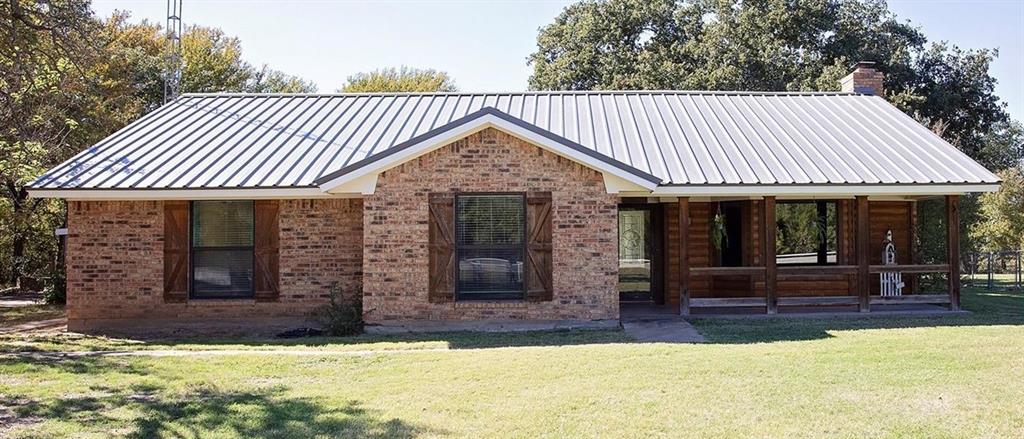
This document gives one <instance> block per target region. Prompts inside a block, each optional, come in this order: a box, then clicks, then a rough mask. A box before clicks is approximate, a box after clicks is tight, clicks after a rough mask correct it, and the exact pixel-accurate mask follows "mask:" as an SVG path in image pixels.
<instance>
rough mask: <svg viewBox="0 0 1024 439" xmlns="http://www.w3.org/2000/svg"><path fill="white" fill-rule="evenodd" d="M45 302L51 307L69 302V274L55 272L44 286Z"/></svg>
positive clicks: (59, 271)
mask: <svg viewBox="0 0 1024 439" xmlns="http://www.w3.org/2000/svg"><path fill="white" fill-rule="evenodd" d="M43 300H45V301H46V303H48V304H51V305H57V304H59V305H63V304H64V303H65V302H67V300H68V289H67V274H65V273H64V270H53V271H52V272H51V273H50V275H49V276H48V277H47V278H46V283H45V285H44V286H43Z"/></svg>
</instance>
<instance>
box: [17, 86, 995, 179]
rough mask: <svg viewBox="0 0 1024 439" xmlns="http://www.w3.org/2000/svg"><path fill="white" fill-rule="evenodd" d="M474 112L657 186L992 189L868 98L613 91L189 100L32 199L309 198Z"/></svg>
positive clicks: (107, 142)
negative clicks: (104, 192)
mask: <svg viewBox="0 0 1024 439" xmlns="http://www.w3.org/2000/svg"><path fill="white" fill-rule="evenodd" d="M483 109H493V110H496V111H498V112H501V113H504V114H505V115H507V116H508V117H510V118H514V119H518V120H519V121H521V122H522V123H525V124H529V125H533V126H535V127H536V128H537V129H540V130H544V131H546V132H549V133H551V134H552V135H554V136H557V137H561V138H565V139H567V140H569V141H571V142H573V143H575V144H578V145H579V146H581V147H583V148H586V149H589V150H591V151H594V152H596V153H598V154H601V155H603V156H606V157H607V158H609V159H611V160H612V161H614V162H617V163H620V164H621V165H622V166H623V167H628V168H633V169H635V170H636V172H637V173H642V174H652V175H654V176H656V177H658V178H660V179H661V180H662V184H664V185H723V184H728V185H737V184H739V185H743V184H752V185H759V184H930V183H954V184H956V183H968V184H970V183H995V182H998V178H997V177H996V176H995V175H993V174H992V173H991V172H989V171H988V170H986V169H984V168H983V167H982V166H981V165H979V164H978V163H976V162H974V161H973V160H971V159H970V158H969V157H967V156H966V155H964V154H963V153H961V152H960V151H958V150H957V149H956V148H954V147H953V146H952V145H950V144H948V143H947V142H945V141H944V140H942V139H941V138H940V137H939V136H937V135H935V134H934V133H932V132H931V131H929V130H928V129H926V128H925V127H924V126H922V125H920V124H919V123H917V122H916V121H914V120H913V119H911V118H910V117H908V116H907V115H905V114H903V113H902V112H900V111H899V110H898V109H896V108H895V107H893V106H892V105H890V104H889V103H888V102H886V101H885V100H884V99H882V98H880V97H876V96H869V95H859V94H843V93H752V92H751V93H738V92H728V93H727V92H684V91H638V92H612V91H609V92H528V93H411V94H387V93H381V94H333V95H326V94H325V95H320V94H189V95H184V96H182V97H180V98H178V99H177V100H175V101H173V102H171V103H169V104H167V105H165V106H163V107H161V108H159V109H157V110H156V111H154V112H152V113H150V114H148V115H146V116H144V117H142V118H140V119H139V120H137V121H135V122H134V123H132V124H130V125H128V126H127V127H125V128H123V129H121V130H119V131H117V132H115V133H114V134H112V135H111V136H109V137H108V138H106V139H104V140H103V141H101V142H99V143H97V144H96V145H94V146H92V147H90V148H89V149H87V150H85V151H82V152H81V153H79V154H78V155H76V156H75V157H73V158H72V159H70V160H68V161H67V162H65V163H63V164H61V165H60V166H57V167H56V168H54V169H53V170H51V171H49V172H47V173H46V174H44V175H43V176H42V177H40V178H39V179H38V180H37V181H35V182H34V183H33V184H32V185H31V186H30V187H31V188H33V189H191V188H271V187H312V186H315V185H316V183H315V182H316V181H317V180H318V179H321V178H322V177H324V176H326V175H329V174H331V173H332V172H334V171H338V170H339V169H343V168H346V167H348V166H351V165H353V164H355V163H359V162H365V161H366V159H367V158H370V157H372V156H375V155H377V154H381V153H383V152H385V151H388V150H390V149H392V148H396V147H398V146H401V145H403V144H406V143H407V142H409V140H410V139H414V138H416V137H420V136H423V135H424V134H426V133H428V132H431V131H433V130H437V129H438V128H440V127H444V126H445V125H448V124H450V123H452V122H453V121H457V120H459V119H462V118H465V117H466V116H467V115H470V114H473V113H475V112H478V111H480V110H483Z"/></svg>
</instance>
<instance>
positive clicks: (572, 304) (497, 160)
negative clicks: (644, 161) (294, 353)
mask: <svg viewBox="0 0 1024 439" xmlns="http://www.w3.org/2000/svg"><path fill="white" fill-rule="evenodd" d="M528 190H537V191H551V192H552V198H553V205H552V215H553V216H552V227H553V254H552V257H553V262H554V273H553V280H554V300H553V301H551V302H541V303H526V302H454V303H445V304H439V303H430V302H428V300H427V288H428V285H427V283H428V274H427V268H428V267H427V264H428V255H427V244H428V242H427V194H428V193H430V192H440V191H464V192H485V191H490V192H523V191H528ZM364 206H365V209H366V210H365V215H364V218H365V220H364V231H365V233H364V240H365V248H364V255H363V267H364V277H363V291H364V299H363V304H364V310H365V311H366V313H367V320H368V321H370V322H383V321H388V320H406V319H467V320H468V319H483V318H497V319H584V320H590V319H616V318H618V292H617V273H618V256H617V255H618V249H617V239H616V237H617V235H616V233H617V222H618V215H617V197H616V196H614V195H609V194H608V193H607V191H606V190H605V186H604V181H603V179H602V177H601V174H600V173H598V172H596V171H594V170H592V169H589V168H586V167H583V166H581V165H579V164H577V163H575V162H573V161H570V160H567V159H564V158H561V157H558V156H556V155H554V154H551V153H549V152H546V151H544V150H542V149H540V148H538V147H536V146H534V145H532V144H529V143H527V142H525V141H522V140H520V139H518V138H515V137H513V136H510V135H507V134H505V133H502V132H500V131H497V130H494V129H487V130H485V131H482V132H480V133H477V134H474V135H471V136H469V137H467V138H465V139H462V140H459V141H457V142H454V143H452V144H450V145H448V146H445V147H442V148H440V149H438V150H436V151H434V152H431V153H429V154H426V155H424V156H422V157H420V158H418V159H415V160H412V161H410V162H407V163H405V164H402V165H400V166H398V167H396V168H393V169H391V170H388V171H386V172H384V173H383V174H382V175H381V176H380V177H379V179H378V180H377V189H376V191H375V193H374V194H373V195H372V196H368V197H366V198H365V199H364Z"/></svg>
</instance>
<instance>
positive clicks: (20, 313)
mask: <svg viewBox="0 0 1024 439" xmlns="http://www.w3.org/2000/svg"><path fill="white" fill-rule="evenodd" d="M59 317H64V308H63V307H61V306H59V305H28V306H17V307H3V306H0V328H3V327H6V326H11V325H17V324H21V323H27V322H34V321H38V320H48V319H56V318H59Z"/></svg>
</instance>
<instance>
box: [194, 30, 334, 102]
mask: <svg viewBox="0 0 1024 439" xmlns="http://www.w3.org/2000/svg"><path fill="white" fill-rule="evenodd" d="M181 60H182V72H181V90H182V92H185V93H208V92H246V93H312V92H315V91H316V85H315V84H313V83H312V82H309V81H305V80H303V79H301V78H299V77H296V76H291V75H287V74H285V73H283V72H280V71H277V70H273V69H271V68H270V67H268V66H267V65H263V66H261V67H260V68H255V67H253V66H252V65H251V64H249V63H248V62H246V61H245V60H243V59H242V42H241V40H239V39H238V38H236V37H229V36H227V35H225V34H224V31H222V30H220V29H217V28H211V27H202V26H191V27H189V28H188V30H186V31H185V34H184V35H183V36H182V38H181Z"/></svg>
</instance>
